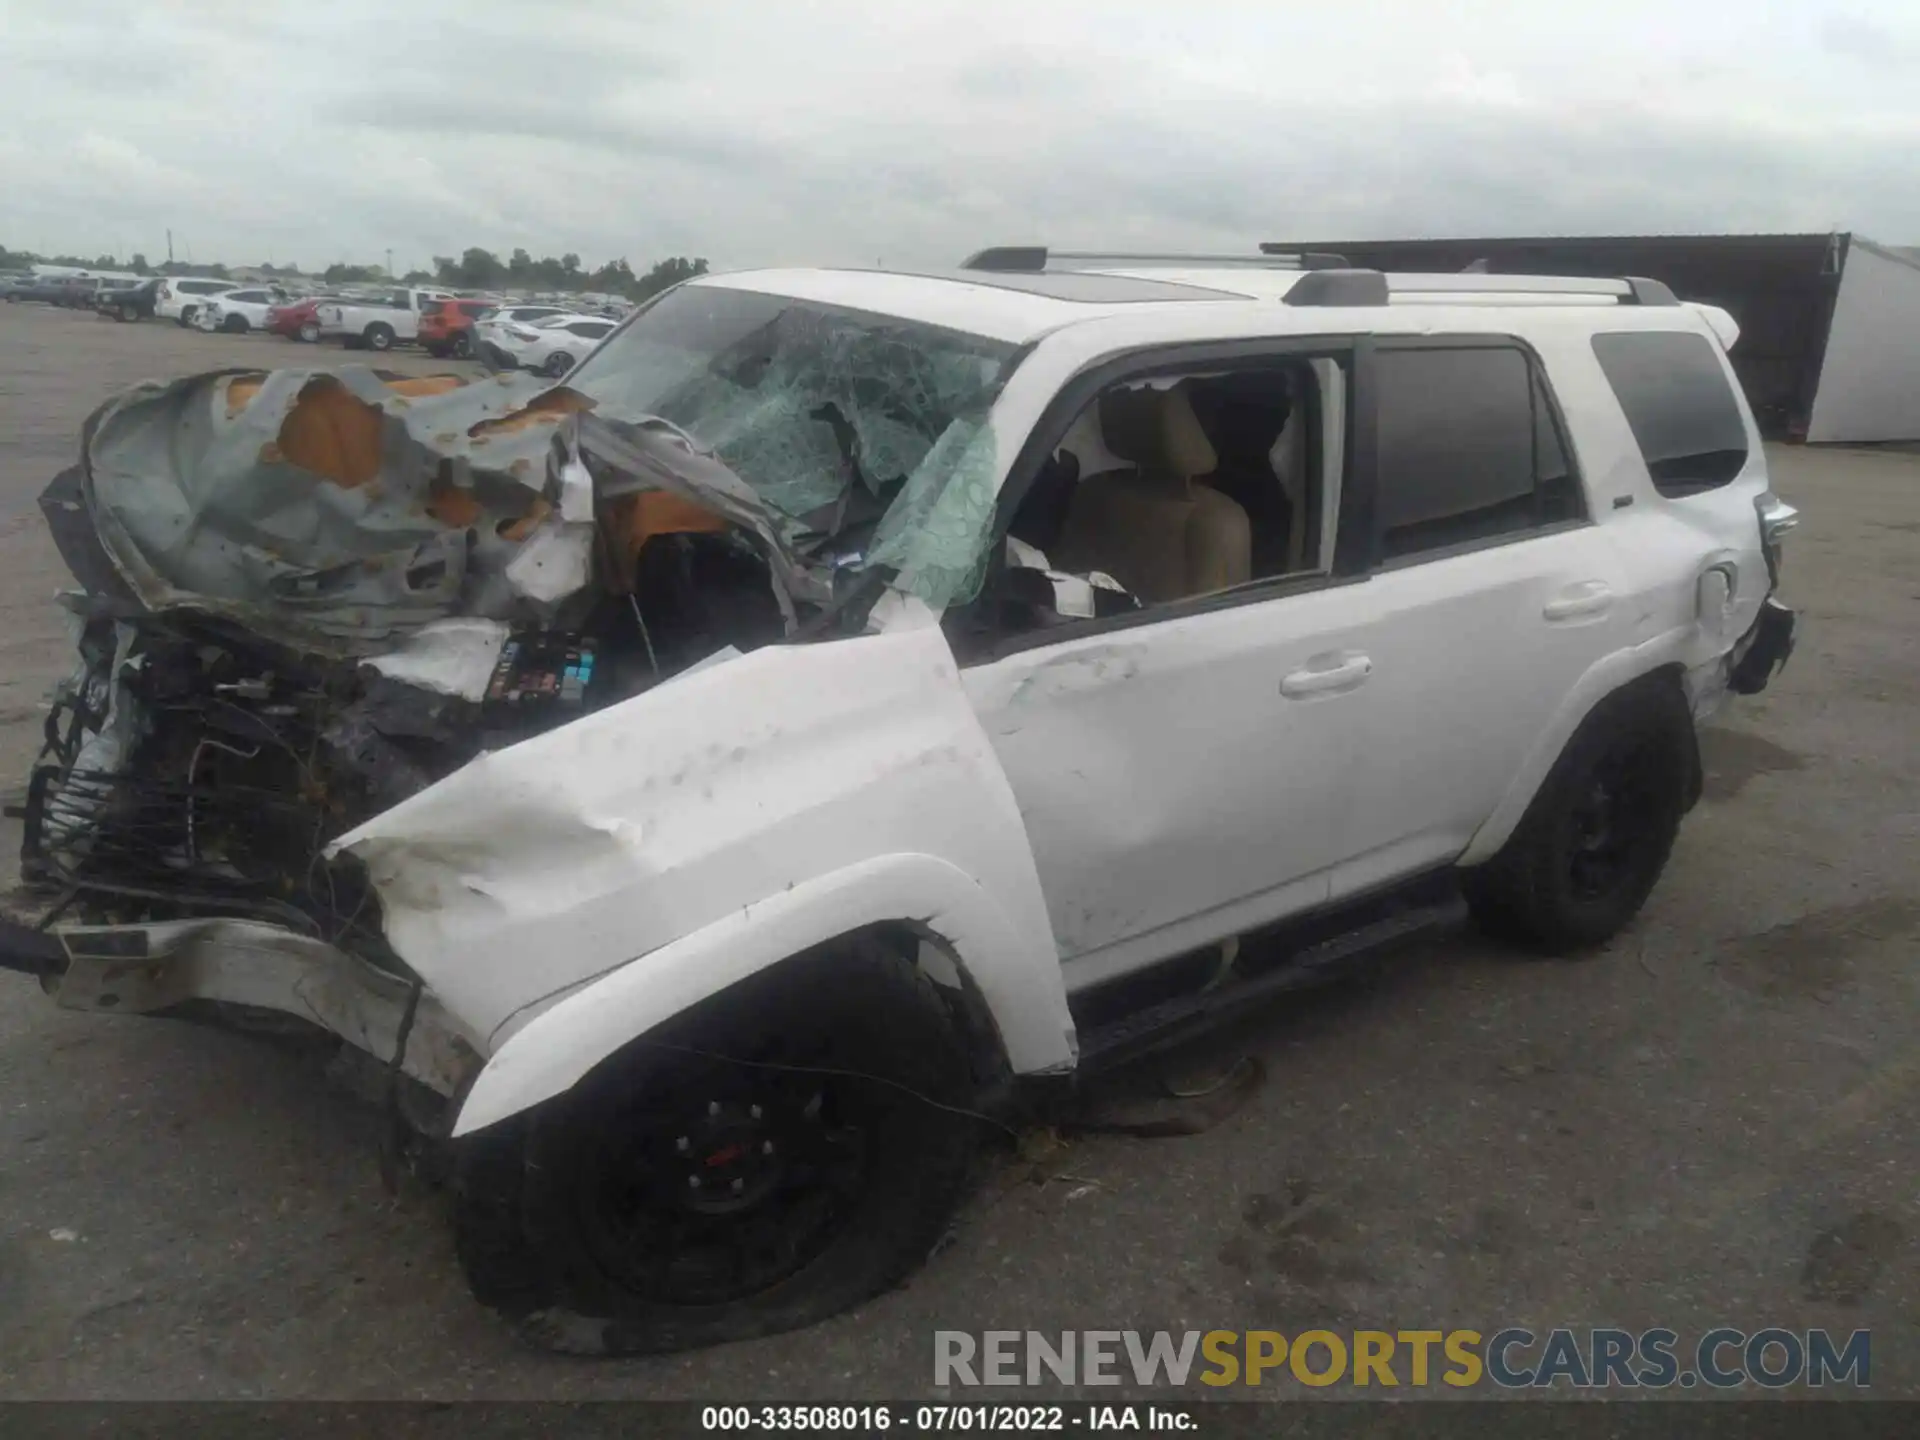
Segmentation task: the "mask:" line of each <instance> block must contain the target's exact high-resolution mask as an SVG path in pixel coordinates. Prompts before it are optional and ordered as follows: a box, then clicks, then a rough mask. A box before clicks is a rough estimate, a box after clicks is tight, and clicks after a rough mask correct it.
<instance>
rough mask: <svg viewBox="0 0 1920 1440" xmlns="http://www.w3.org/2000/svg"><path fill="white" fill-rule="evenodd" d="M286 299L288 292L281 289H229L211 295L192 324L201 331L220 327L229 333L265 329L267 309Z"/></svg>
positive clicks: (239, 333)
mask: <svg viewBox="0 0 1920 1440" xmlns="http://www.w3.org/2000/svg"><path fill="white" fill-rule="evenodd" d="M285 298H286V296H285V293H284V292H282V291H279V290H228V291H225V292H224V293H222V294H219V295H210V296H208V297H207V300H206V302H205V303H204V304H202V305H201V307H200V309H199V311H198V312H197V313H196V314H195V315H194V317H193V323H194V325H195V326H197V327H198V328H199V329H202V330H206V331H214V330H220V331H224V332H225V333H227V334H230V335H244V334H246V333H247V332H248V331H249V330H264V329H266V328H267V317H268V312H269V311H271V310H272V309H273V307H274V306H276V305H278V304H280V303H281V302H282V301H283V300H284V299H285Z"/></svg>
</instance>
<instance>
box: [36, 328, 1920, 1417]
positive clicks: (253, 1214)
mask: <svg viewBox="0 0 1920 1440" xmlns="http://www.w3.org/2000/svg"><path fill="white" fill-rule="evenodd" d="M321 358H323V357H322V356H320V355H318V354H316V352H315V351H314V350H312V349H309V348H306V347H294V346H292V345H291V344H289V343H288V342H285V341H281V340H277V339H267V338H261V337H243V338H238V339H235V338H230V337H209V336H201V335H198V334H194V333H190V332H186V331H181V330H178V329H175V328H174V327H172V326H170V325H160V324H153V323H148V324H144V325H138V326H119V325H113V324H109V323H105V322H100V321H96V320H94V319H93V318H92V317H90V316H86V315H80V314H74V313H69V312H57V311H51V310H48V309H45V308H43V307H39V306H25V305H16V306H0V611H3V613H4V623H0V775H3V776H4V777H8V778H4V779H0V785H6V786H11V785H12V784H13V783H15V779H14V778H13V777H21V776H23V775H24V769H25V765H26V762H27V760H28V759H29V758H30V756H31V753H32V750H33V744H34V733H35V730H36V728H37V724H38V719H37V716H38V704H39V699H40V695H41V693H42V692H43V690H44V687H45V685H46V684H47V682H48V681H49V680H50V679H51V678H52V677H53V675H54V674H55V673H57V671H58V670H59V669H60V668H61V666H62V662H63V653H62V649H63V647H62V643H61V640H60V638H59V630H58V627H57V625H56V623H55V612H54V610H53V609H52V607H51V605H50V604H49V597H50V595H51V593H52V592H53V590H54V589H55V588H56V587H57V586H59V585H60V584H62V583H64V581H65V579H66V577H65V575H64V572H63V571H62V570H61V568H60V566H59V564H58V561H57V559H56V558H55V557H54V556H53V553H52V550H51V546H50V545H49V544H48V542H47V540H46V538H45V535H44V532H43V530H42V528H41V525H40V522H39V519H38V517H37V515H36V514H35V513H34V512H33V510H32V508H31V499H32V497H33V496H34V495H35V494H36V493H37V492H38V490H39V488H40V487H41V485H42V484H43V483H44V482H45V481H46V480H47V479H48V478H49V477H50V476H51V475H52V473H53V472H54V470H55V469H57V468H59V467H60V466H61V465H64V464H66V463H68V461H69V459H70V457H71V456H72V455H73V453H74V448H75V437H76V436H77V432H78V428H79V425H80V422H81V421H82V419H83V418H84V417H85V415H86V414H87V412H88V411H89V410H90V409H91V408H92V407H93V406H94V405H95V404H97V403H98V402H99V401H100V400H101V399H103V398H105V397H106V396H107V395H108V394H109V393H111V392H112V391H113V390H114V389H115V388H116V387H117V386H120V385H123V384H125V383H128V382H131V381H133V380H137V379H139V378H142V377H144V376H151V375H169V374H177V373H181V372H185V371H189V370H193V369H199V368H212V367H215V366H224V365H259V366H263V367H264V366H268V365H271V364H273V363H276V362H279V363H314V362H315V361H317V360H319V359H321ZM335 358H337V357H335ZM356 358H357V357H356ZM383 363H387V362H383ZM391 363H392V364H394V365H395V366H396V367H397V368H405V369H410V370H428V369H434V370H439V369H446V368H449V367H447V366H445V365H443V364H438V363H435V362H430V361H427V360H426V359H425V358H424V357H412V356H396V357H394V358H393V360H392V362H391ZM1773 462H1774V466H1775V476H1776V479H1775V484H1776V488H1777V489H1779V490H1780V491H1781V492H1782V493H1783V494H1785V495H1786V496H1787V497H1788V498H1789V499H1790V500H1792V501H1793V502H1794V503H1795V504H1797V505H1799V506H1800V507H1801V508H1802V510H1803V512H1804V513H1805V516H1806V521H1805V524H1804V526H1803V527H1802V530H1801V531H1800V532H1799V533H1798V534H1796V535H1795V536H1794V537H1793V538H1792V541H1791V545H1790V552H1789V560H1788V566H1787V572H1786V573H1787V591H1788V598H1789V600H1790V601H1791V602H1792V603H1794V604H1796V605H1797V606H1799V607H1801V608H1802V610H1803V613H1804V615H1805V617H1806V618H1805V630H1804V632H1803V635H1804V638H1803V640H1802V642H1801V646H1800V650H1799V653H1798V654H1797V655H1796V656H1795V658H1794V661H1793V663H1792V664H1791V665H1790V666H1789V668H1788V670H1787V671H1786V674H1785V676H1784V677H1783V678H1782V679H1781V680H1780V681H1779V682H1778V683H1777V684H1776V687H1775V689H1774V690H1772V691H1771V692H1769V693H1768V694H1767V695H1765V696H1763V697H1761V698H1759V699H1757V700H1752V701H1747V702H1743V703H1740V704H1738V705H1737V706H1736V707H1735V708H1734V709H1732V710H1731V711H1730V712H1729V713H1728V715H1727V717H1726V718H1725V720H1724V722H1723V723H1722V724H1721V725H1720V726H1719V727H1716V728H1715V729H1713V730H1712V731H1711V732H1710V733H1709V734H1708V735H1707V736H1706V740H1705V749H1706V755H1707V762H1708V767H1709V772H1710V773H1709V777H1708V782H1707V793H1706V798H1705V800H1704V801H1703V802H1702V804H1701V805H1700V807H1699V809H1698V810H1697V811H1696V812H1695V813H1694V815H1693V816H1692V817H1691V818H1690V820H1689V822H1688V824H1687V826H1686V828H1685V830H1684V832H1683V834H1682V837H1681V841H1680V846H1679V849H1678V852H1677V853H1676V855H1675V857H1674V861H1673V865H1672V868H1671V869H1670V870H1669V872H1668V874H1667V877H1666V879H1665V881H1664V882H1663V883H1662V885H1661V886H1660V888H1659V890H1658V892H1657V893H1656V894H1655V896H1654V898H1653V901H1652V903H1651V905H1650V906H1649V908H1648V910H1647V912H1646V913H1645V915H1644V916H1643V918H1642V920H1641V921H1640V922H1639V924H1638V925H1637V926H1636V927H1635V928H1634V929H1633V930H1632V932H1631V933H1629V934H1628V935H1626V936H1625V937H1624V938H1623V939H1622V940H1620V941H1619V942H1618V943H1616V944H1615V945H1614V946H1613V947H1612V948H1611V950H1610V951H1609V952H1608V953H1605V954H1603V955H1600V956H1597V957H1595V958H1593V959H1590V960H1586V961H1581V962H1577V963H1562V964H1531V963H1522V962H1518V961H1516V960H1514V959H1511V958H1509V957H1507V956H1504V955H1502V954H1500V953H1498V952H1496V951H1494V950H1493V949H1491V948H1489V947H1488V946H1486V945H1485V944H1483V943H1481V942H1479V941H1478V940H1477V939H1475V938H1473V937H1471V936H1465V937H1460V938H1458V939H1455V940H1450V941H1447V942H1445V943H1440V944H1435V945H1429V946H1426V947H1423V948H1421V949H1419V950H1416V951H1414V952H1412V953H1409V954H1407V955H1405V956H1403V957H1400V958H1399V959H1397V960H1396V961H1395V962H1394V964H1393V965H1392V966H1391V968H1390V969H1388V970H1387V971H1386V972H1385V973H1384V974H1383V975H1381V976H1379V977H1377V978H1375V979H1373V980H1370V981H1369V982H1367V983H1365V984H1350V985H1346V986H1343V987H1340V988H1338V989H1335V990H1331V991H1327V992H1324V993H1321V994H1317V995H1313V996H1309V997H1306V998H1296V999H1294V1000H1291V1001H1288V1002H1286V1003H1284V1004H1282V1005H1281V1006H1279V1007H1278V1008H1276V1009H1275V1010H1273V1011H1272V1012H1270V1013H1268V1014H1267V1015H1265V1016H1263V1017H1261V1018H1260V1019H1259V1020H1258V1021H1257V1022H1251V1021H1250V1022H1248V1023H1246V1024H1244V1025H1243V1026H1241V1027H1240V1028H1239V1029H1238V1030H1237V1031H1236V1032H1235V1033H1234V1035H1233V1037H1232V1041H1233V1043H1235V1044H1237V1045H1239V1046H1241V1047H1243V1048H1245V1049H1247V1050H1249V1051H1251V1052H1252V1053H1254V1054H1257V1055H1258V1056H1260V1057H1261V1059H1262V1060H1263V1061H1264V1062H1265V1065H1266V1067H1267V1070H1268V1075H1269V1078H1268V1081H1267V1084H1266V1085H1265V1087H1264V1088H1263V1089H1262V1090H1261V1091H1260V1092H1259V1093H1258V1094H1257V1095H1256V1096H1255V1097H1254V1098H1253V1099H1252V1100H1251V1101H1250V1102H1249V1103H1248V1104H1247V1105H1246V1106H1245V1107H1244V1108H1243V1109H1242V1110H1240V1112H1239V1113H1237V1114H1235V1115H1234V1116H1232V1117H1231V1118H1229V1119H1228V1120H1227V1121H1225V1122H1224V1123H1222V1124H1221V1125H1219V1126H1218V1127H1216V1128H1214V1129H1213V1130H1211V1131H1209V1132H1207V1133H1206V1134H1203V1135H1199V1136H1195V1137H1191V1138H1185V1139H1176V1140H1158V1141H1133V1140H1122V1139H1116V1138H1095V1139H1082V1140H1079V1141H1075V1142H1071V1143H1069V1144H1068V1145H1067V1146H1066V1147H1065V1148H1064V1149H1063V1150H1062V1151H1060V1152H1059V1153H1056V1154H1053V1155H1051V1156H1049V1157H1047V1158H1045V1159H1043V1160H1042V1161H1040V1162H1039V1163H1037V1164H1035V1163H1020V1164H1016V1163H1013V1162H1011V1161H1009V1162H1007V1163H1005V1164H1003V1165H1002V1166H1001V1167H1000V1168H999V1169H998V1171H997V1172H996V1173H995V1174H994V1175H993V1176H991V1177H990V1178H989V1180H988V1181H987V1183H986V1184H985V1185H984V1186H983V1188H982V1190H981V1192H980V1195H979V1197H978V1199H977V1200H976V1201H975V1203H974V1204H973V1206H972V1207H971V1210H970V1213H969V1215H968V1217H967V1219H966V1221H965V1223H964V1224H963V1226H962V1227H961V1230H960V1232H959V1235H958V1238H957V1240H956V1242H955V1243H954V1244H953V1245H952V1246H950V1247H949V1248H948V1249H947V1250H946V1251H945V1252H943V1253H942V1254H941V1255H940V1256H939V1257H937V1258H936V1259H935V1261H934V1262H933V1263H932V1264H931V1265H930V1266H929V1267H928V1269H927V1270H926V1271H925V1272H923V1273H922V1274H921V1275H920V1276H918V1277H917V1278H916V1279H915V1280H914V1281H913V1282H912V1284H911V1285H909V1286H908V1287H907V1288H905V1289H903V1290H901V1291H898V1292H896V1293H894V1294H892V1295H889V1296H886V1297H884V1298H882V1299H880V1300H878V1301H876V1302H875V1303H873V1304H870V1305H868V1306H867V1307H865V1308H864V1309H863V1310H862V1311H860V1312H859V1313H858V1314H855V1315H852V1316H847V1317H843V1318H841V1319H840V1320H838V1321H836V1322H833V1323H830V1324H827V1325H823V1326H820V1327H818V1328H816V1329H814V1330H811V1331H808V1332H804V1333H801V1334H796V1335H788V1336H783V1337H779V1338H776V1339H772V1340H767V1341H764V1342H758V1343H753V1344H746V1345H738V1346H733V1347H728V1348H725V1349H721V1350H715V1351H709V1352H706V1353H702V1354H695V1355H688V1356H679V1357H671V1358H666V1359H660V1360H650V1361H633V1362H617V1363H581V1362H567V1361H561V1360H556V1359H553V1358H550V1357H547V1356H544V1355H540V1354H535V1353H531V1352H529V1351H527V1350H524V1349H522V1348H519V1347H518V1346H517V1345H516V1343H515V1342H514V1340H513V1339H512V1338H511V1337H510V1336H509V1335H508V1334H507V1332H506V1331H505V1330H503V1329H502V1328H501V1327H499V1326H498V1325H497V1324H496V1323H495V1322H494V1321H493V1320H492V1319H491V1318H490V1317H489V1316H488V1315H486V1314H485V1313H484V1312H482V1311H480V1310H479V1309H477V1308H476V1307H475V1306H474V1305H473V1304H472V1303H470V1301H469V1300H468V1298H467V1296H466V1293H465V1290H464V1287H463V1285H462V1282H461V1279H460V1276H459V1274H458V1272H457V1270H456V1268H455V1265H454V1261H453V1257H452V1254H451V1249H450V1245H449V1242H448V1239H447V1235H446V1232H445V1230H444V1228H443V1226H442V1224H441V1215H440V1210H439V1203H438V1200H437V1198H436V1197H435V1196H434V1195H433V1194H432V1193H431V1192H429V1191H427V1190H425V1189H423V1188H420V1187H418V1186H415V1185H412V1184H411V1183H409V1184H408V1185H407V1186H405V1187H403V1189H402V1193H401V1194H400V1195H399V1196H398V1197H397V1199H396V1198H389V1197H388V1196H387V1195H386V1194H385V1193H384V1191H383V1190H382V1188H381V1185H380V1181H379V1179H378V1176H377V1173H376V1170H375V1164H374V1160H373V1145H374V1140H375V1137H376V1133H377V1128H378V1127H377V1121H376V1118H375V1117H374V1116H372V1115H371V1114H370V1113H369V1112H368V1111H366V1110H363V1109H360V1108H358V1107H357V1106H356V1105H355V1104H354V1103H353V1102H352V1101H350V1100H349V1099H348V1098H346V1097H345V1096H343V1095H341V1094H340V1093H338V1092H336V1091H334V1090H332V1089H330V1088H329V1087H328V1086H327V1085H326V1083H325V1082H324V1080H323V1079H322V1077H321V1075H320V1073H319V1071H318V1069H317V1067H316V1066H315V1065H314V1064H313V1063H312V1062H310V1061H308V1060H306V1059H303V1058H300V1057H297V1056H292V1055H289V1054H287V1053H285V1052H283V1051H280V1050H277V1049H274V1048H270V1047H269V1046H267V1045H265V1044H262V1043H258V1042H254V1041H250V1040H247V1039H242V1038H237V1037H232V1036H227V1035H223V1034H219V1033H213V1032H207V1031H201V1030H196V1029H191V1028H188V1027H186V1026H183V1025H177V1024H171V1023H167V1022H160V1021H141V1020H136V1019H112V1018H104V1017H96V1016H91V1015H75V1014H66V1013H62V1012H59V1011H56V1010H54V1009H53V1008H51V1006H49V1005H48V1004H47V1003H46V1002H45V1001H44V1000H43V998H42V997H41V995H40V994H39V993H38V992H37V990H36V989H35V988H34V987H33V986H32V985H31V984H30V983H29V982H28V981H26V980H25V979H23V978H21V977H18V976H12V975H0V1395H5V1396H7V1397H12V1398H27V1397H91V1398H111V1397H128V1398H133V1397H167V1398H192V1397H229V1398H240V1397H246V1398H290V1397H322V1396H325V1397H340V1398H370V1397H401V1396H405V1397H422V1398H444V1399H456V1398H464V1397H480V1396H486V1397H502V1398H504V1397H526V1398H567V1399H584V1398H643V1397H684V1398H693V1397H704V1398H713V1397H721V1396H724V1397H727V1398H736V1397H737V1398H748V1397H766V1398H781V1397H784V1398H789V1399H791V1398H798V1397H809V1398H824V1397H847V1398H858V1397H867V1398H873V1397H877V1396H891V1397H909V1396H914V1395H920V1394H923V1393H925V1392H927V1390H928V1389H929V1386H930V1383H931V1371H932V1353H933V1343H932V1331H933V1330H934V1329H935V1328H936V1327H938V1328H956V1329H970V1330H980V1329H986V1328H1018V1329H1038V1330H1043V1331H1044V1330H1059V1329H1063V1328H1140V1329H1153V1328H1160V1327H1168V1328H1172V1329H1187V1328H1200V1329H1209V1328H1224V1329H1241V1328H1254V1327H1268V1328H1276V1329H1280V1330H1283V1331H1288V1332H1292V1331H1297V1330H1299V1329H1302V1328H1306V1327H1309V1326H1311V1325H1326V1326H1329V1327H1332V1328H1335V1329H1345V1328H1350V1327H1376V1326H1377V1327H1379V1328H1385V1329H1401V1328H1433V1329H1449V1328H1453V1327H1459V1326H1466V1327H1471V1328H1474V1329H1478V1330H1481V1331H1483V1332H1491V1331H1493V1330H1495V1329H1497V1328H1500V1327H1501V1326H1503V1325H1506V1324H1520V1325H1528V1326H1530V1327H1532V1328H1534V1329H1536V1330H1544V1329H1546V1328H1549V1327H1551V1326H1554V1325H1584V1324H1617V1325H1622V1326H1626V1327H1629V1328H1633V1329H1639V1328H1642V1327H1646V1326H1652V1325H1666V1326H1670V1327H1672V1328H1674V1329H1676V1330H1678V1331H1680V1332H1681V1333H1682V1335H1683V1336H1685V1337H1689V1338H1691V1337H1692V1336H1693V1335H1696V1334H1697V1333H1698V1332H1700V1331H1701V1330H1704V1329H1706V1328H1708V1327H1709V1326H1712V1325H1715V1324H1728V1325H1734V1326H1739V1327H1741V1328H1743V1329H1746V1330H1755V1329H1759V1328H1761V1327H1763V1326H1768V1325H1779V1326H1785V1327H1789V1328H1795V1329H1804V1328H1806V1327H1810V1326H1830V1327H1838V1328H1839V1329H1840V1330H1842V1331H1848V1330H1852V1329H1855V1328H1860V1327H1870V1328H1871V1329H1872V1330H1873V1332H1874V1343H1873V1351H1874V1355H1873V1360H1874V1367H1873V1381H1874V1391H1875V1393H1876V1394H1878V1395H1881V1396H1885V1395H1888V1394H1905V1395H1908V1396H1915V1395H1920V1360H1916V1354H1915V1347H1914V1340H1915V1337H1916V1333H1917V1332H1920V1244H1917V1243H1916V1233H1917V1232H1920V1194H1917V1193H1916V1187H1915V1177H1916V1166H1915V1158H1916V1153H1920V1024H1916V1021H1917V1020H1920V983H1917V981H1916V971H1915V967H1914V963H1913V957H1914V954H1915V942H1916V937H1920V723H1917V722H1916V714H1920V645H1916V643H1915V636H1916V634H1920V458H1915V457H1912V456H1902V455H1895V454H1886V453H1872V452H1863V451H1852V452H1846V451H1811V450H1798V449H1783V450H1779V451H1777V452H1776V453H1775V454H1774V456H1773ZM3 517H11V518H3ZM10 823H11V822H10ZM15 837H17V828H15V829H13V830H12V831H10V832H9V835H8V837H7V838H8V839H9V840H10V841H11V840H12V839H13V838H15ZM9 848H11V844H9ZM1277 1393H1279V1394H1283V1395H1288V1396H1298V1395H1300V1394H1301V1393H1303V1392H1302V1391H1300V1390H1299V1389H1297V1388H1295V1387H1293V1386H1292V1385H1291V1384H1290V1383H1289V1384H1287V1385H1286V1386H1284V1387H1283V1388H1282V1389H1281V1390H1280V1391H1279V1392H1277ZM1319 1393H1332V1392H1319ZM1344 1393H1347V1394H1351V1393H1352V1392H1350V1391H1348V1392H1344ZM1401 1393H1402V1394H1403V1395H1404V1394H1406V1393H1408V1392H1406V1391H1404V1390H1403V1391H1402V1392H1401ZM1001 1398H1004V1395H1002V1397H1001Z"/></svg>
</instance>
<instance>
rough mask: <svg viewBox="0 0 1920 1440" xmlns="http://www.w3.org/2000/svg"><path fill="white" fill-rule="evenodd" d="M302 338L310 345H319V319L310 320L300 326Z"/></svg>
mask: <svg viewBox="0 0 1920 1440" xmlns="http://www.w3.org/2000/svg"><path fill="white" fill-rule="evenodd" d="M300 339H301V340H302V341H303V342H304V343H306V344H308V345H318V344H319V343H320V323H319V321H317V320H309V321H307V322H306V323H305V324H304V325H302V326H301V327H300Z"/></svg>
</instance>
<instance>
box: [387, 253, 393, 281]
mask: <svg viewBox="0 0 1920 1440" xmlns="http://www.w3.org/2000/svg"><path fill="white" fill-rule="evenodd" d="M387 278H388V279H389V280H391V279H393V247H392V246H388V247H387Z"/></svg>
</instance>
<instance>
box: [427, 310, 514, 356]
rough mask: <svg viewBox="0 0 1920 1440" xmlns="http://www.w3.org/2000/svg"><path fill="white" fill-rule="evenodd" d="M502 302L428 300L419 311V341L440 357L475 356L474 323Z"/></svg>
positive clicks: (432, 353)
mask: <svg viewBox="0 0 1920 1440" xmlns="http://www.w3.org/2000/svg"><path fill="white" fill-rule="evenodd" d="M499 303H500V302H499V301H497V300H429V301H428V302H427V303H426V307H425V308H424V309H423V310H421V312H420V344H421V346H422V347H423V348H424V349H425V350H426V352H427V353H428V354H429V355H431V356H433V357H434V358H435V359H437V360H444V359H446V358H447V357H448V356H449V355H452V356H456V357H457V358H459V359H461V360H466V359H469V358H471V357H472V355H473V322H474V321H475V320H478V319H479V318H480V317H481V316H482V315H484V314H486V313H487V312H488V311H489V310H492V309H494V308H495V307H496V306H497V305H498V304H499Z"/></svg>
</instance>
